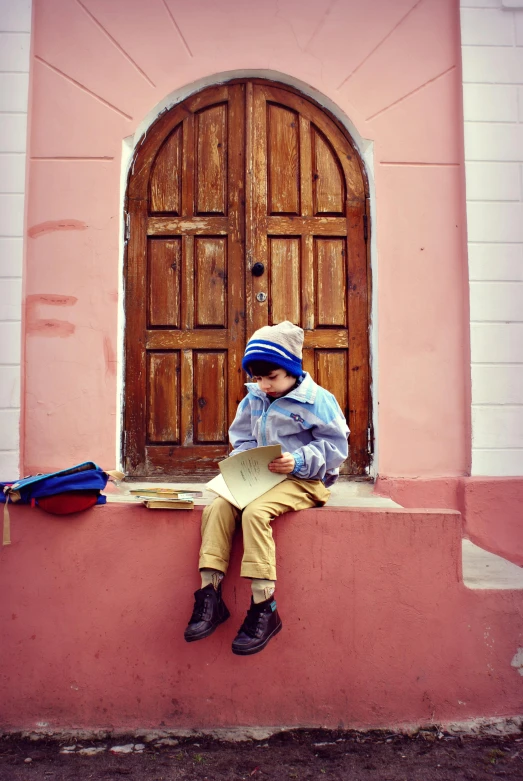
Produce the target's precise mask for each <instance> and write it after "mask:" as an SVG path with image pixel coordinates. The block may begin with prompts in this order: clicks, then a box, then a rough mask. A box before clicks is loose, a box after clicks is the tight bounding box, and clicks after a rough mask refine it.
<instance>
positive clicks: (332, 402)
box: [229, 373, 349, 486]
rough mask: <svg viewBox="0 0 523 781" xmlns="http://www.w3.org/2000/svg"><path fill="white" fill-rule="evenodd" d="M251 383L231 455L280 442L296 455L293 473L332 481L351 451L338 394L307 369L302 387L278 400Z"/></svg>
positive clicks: (240, 409)
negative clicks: (270, 397)
mask: <svg viewBox="0 0 523 781" xmlns="http://www.w3.org/2000/svg"><path fill="white" fill-rule="evenodd" d="M246 387H247V389H248V391H249V392H248V394H247V396H245V398H244V399H242V401H241V403H240V405H239V407H238V411H237V413H236V417H235V419H234V420H233V422H232V425H231V427H230V429H229V439H230V441H231V445H232V446H233V448H234V450H233V451H232V453H231V456H233V455H234V454H235V453H240V452H241V451H244V450H250V449H251V448H253V447H261V446H263V445H278V444H279V445H281V447H282V452H283V453H286V452H288V453H292V455H293V456H294V460H295V462H296V465H295V467H294V469H293V471H292V474H293V475H295V476H296V477H301V478H303V479H304V480H323V482H324V483H325V485H326V486H329V485H332V483H334V482H335V481H336V480H337V479H338V474H339V466H340V464H342V463H343V461H345V459H346V458H347V456H348V445H347V437H348V435H349V428H348V426H347V423H346V421H345V417H344V415H343V413H342V411H341V409H340V406H339V404H338V402H337V401H336V398H335V397H334V396H333V395H332V393H330V392H329V391H327V390H325V388H322V387H320V386H319V385H316V383H315V382H314V380H313V379H312V377H311V376H310V374H307V373H305V374H304V375H303V377H302V378H301V379H300V380H299V385H298V386H297V387H296V388H294V389H293V390H292V391H290V393H288V394H287V395H286V396H281V397H280V398H279V399H275V400H274V401H273V402H272V403H270V402H269V397H268V396H267V394H266V393H264V392H263V391H261V390H260V389H259V388H258V386H257V384H256V383H255V382H248V383H246Z"/></svg>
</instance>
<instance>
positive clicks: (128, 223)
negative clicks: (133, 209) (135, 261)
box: [124, 212, 131, 244]
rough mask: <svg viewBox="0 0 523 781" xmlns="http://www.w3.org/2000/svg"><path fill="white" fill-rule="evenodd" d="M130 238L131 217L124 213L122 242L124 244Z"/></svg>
mask: <svg viewBox="0 0 523 781" xmlns="http://www.w3.org/2000/svg"><path fill="white" fill-rule="evenodd" d="M130 238H131V215H130V214H129V212H125V230H124V241H125V243H126V244H127V242H128V241H129V239H130Z"/></svg>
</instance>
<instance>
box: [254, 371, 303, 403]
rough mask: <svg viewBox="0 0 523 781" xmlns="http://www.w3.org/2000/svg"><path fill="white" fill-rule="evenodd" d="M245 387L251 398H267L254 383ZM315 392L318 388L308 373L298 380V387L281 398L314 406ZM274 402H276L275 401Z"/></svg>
mask: <svg viewBox="0 0 523 781" xmlns="http://www.w3.org/2000/svg"><path fill="white" fill-rule="evenodd" d="M245 386H246V388H247V390H248V391H249V393H252V395H253V396H257V397H258V398H259V399H266V398H267V394H266V393H264V392H263V391H261V390H260V389H259V388H258V385H257V384H256V383H255V382H246V383H245ZM317 392H318V386H317V385H316V383H315V382H314V380H313V379H312V377H311V375H310V374H309V373H308V372H305V373H304V374H303V375H302V376H301V377H300V379H299V380H298V385H297V386H296V387H295V388H294V389H293V390H291V391H290V392H289V393H287V394H286V395H285V396H282V397H281V398H283V399H295V400H296V401H301V402H302V403H304V404H314V402H315V400H316V394H317ZM275 401H277V399H275Z"/></svg>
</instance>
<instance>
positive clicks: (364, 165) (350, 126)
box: [116, 70, 378, 481]
mask: <svg viewBox="0 0 523 781" xmlns="http://www.w3.org/2000/svg"><path fill="white" fill-rule="evenodd" d="M247 79H248V80H250V81H252V82H254V83H260V84H272V85H273V86H275V87H281V88H282V89H285V90H287V91H290V92H293V93H294V94H295V95H297V96H298V97H301V98H305V99H306V100H308V101H310V102H311V103H313V104H314V105H315V106H316V107H317V108H318V109H319V110H321V111H322V112H324V113H325V114H326V115H327V116H328V117H329V119H330V120H331V121H332V122H333V123H334V124H335V125H336V127H337V128H338V129H339V131H340V132H341V133H342V134H343V135H344V136H345V138H346V139H347V141H348V143H349V144H350V145H351V147H352V148H353V149H354V152H355V154H356V155H357V157H358V160H359V163H360V167H361V173H362V179H363V185H364V191H365V200H366V204H367V206H366V214H367V233H368V239H367V245H366V246H367V252H366V259H367V286H368V296H367V308H368V312H367V322H368V348H369V350H368V355H369V367H368V370H369V438H368V439H369V465H368V469H367V473H366V475H364V476H349V479H351V480H369V479H370V480H374V479H375V477H376V476H377V474H378V464H377V454H378V450H377V440H378V427H377V403H376V400H375V394H374V391H375V388H376V378H377V360H376V356H377V291H376V285H375V284H374V276H375V275H376V270H377V269H376V265H377V246H376V231H375V230H373V215H374V214H375V203H376V199H375V182H374V176H373V171H374V145H373V141H372V140H369V139H365V138H363V137H362V136H361V134H360V133H359V132H358V130H357V128H356V126H355V125H354V123H353V122H352V121H351V119H350V118H349V117H348V116H347V115H346V114H345V113H344V112H343V110H342V109H341V108H340V107H339V106H338V105H337V104H336V103H334V102H333V101H332V100H331V99H330V98H328V97H327V96H326V95H324V94H323V93H320V92H319V91H317V90H315V89H314V88H312V87H311V86H310V85H308V84H305V83H304V82H301V81H300V80H298V79H295V78H293V77H292V76H289V75H288V74H284V73H280V72H272V71H258V70H256V71H254V70H245V71H236V72H229V73H223V74H215V75H212V76H208V77H205V78H203V79H200V80H198V81H197V82H193V83H192V84H190V85H185V86H183V87H181V88H179V89H177V90H174V91H173V92H172V93H170V94H169V95H168V96H166V97H165V98H164V99H163V100H162V101H161V102H159V103H158V104H157V105H156V106H155V107H154V108H153V109H152V110H151V111H150V112H149V113H148V115H147V116H146V117H145V118H144V119H143V120H142V122H141V123H140V124H139V125H138V126H137V129H136V131H135V133H134V135H132V136H128V137H127V138H125V139H123V144H122V166H121V180H120V185H121V187H120V198H121V214H122V221H121V225H120V227H121V230H120V253H119V254H120V258H121V260H120V263H119V279H118V339H117V366H118V371H117V412H116V463H118V464H119V465H120V468H123V464H124V449H125V439H124V438H125V423H124V415H125V370H126V367H125V319H126V312H125V267H126V262H127V239H126V230H127V223H126V210H125V205H126V198H127V190H128V184H129V177H130V174H131V170H132V168H133V163H134V160H135V157H136V155H137V152H138V149H139V147H140V145H141V144H142V143H143V140H144V139H145V137H146V135H147V133H148V130H149V128H150V127H151V126H152V125H153V124H155V123H156V121H157V120H158V119H159V118H160V117H161V115H162V114H164V113H165V112H166V111H169V110H170V109H172V108H174V107H175V106H176V105H178V104H179V103H182V102H183V101H185V100H187V99H188V98H190V97H193V96H195V95H196V94H197V93H199V92H201V91H203V90H205V89H207V88H208V87H211V86H217V85H220V84H234V83H240V82H244V81H245V80H247ZM160 479H161V478H156V480H160ZM184 479H185V480H186V479H187V477H185V478H184ZM148 480H150V481H153V480H154V478H148Z"/></svg>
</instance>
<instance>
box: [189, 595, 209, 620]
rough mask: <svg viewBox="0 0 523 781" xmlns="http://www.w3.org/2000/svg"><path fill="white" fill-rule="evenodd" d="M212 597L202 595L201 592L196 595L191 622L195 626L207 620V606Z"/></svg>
mask: <svg viewBox="0 0 523 781" xmlns="http://www.w3.org/2000/svg"><path fill="white" fill-rule="evenodd" d="M210 596H211V595H210V594H202V593H201V592H198V593H197V594H196V596H195V599H194V608H193V611H192V616H191V620H190V621H189V623H190V624H195V623H197V622H198V621H201V620H202V619H203V618H205V613H206V609H207V604H208V602H209V599H210Z"/></svg>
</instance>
